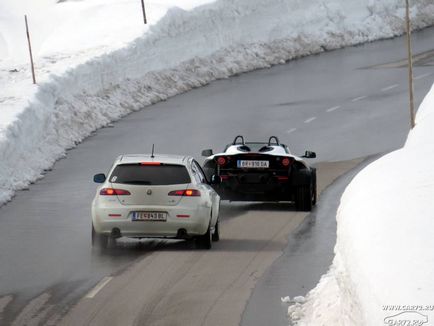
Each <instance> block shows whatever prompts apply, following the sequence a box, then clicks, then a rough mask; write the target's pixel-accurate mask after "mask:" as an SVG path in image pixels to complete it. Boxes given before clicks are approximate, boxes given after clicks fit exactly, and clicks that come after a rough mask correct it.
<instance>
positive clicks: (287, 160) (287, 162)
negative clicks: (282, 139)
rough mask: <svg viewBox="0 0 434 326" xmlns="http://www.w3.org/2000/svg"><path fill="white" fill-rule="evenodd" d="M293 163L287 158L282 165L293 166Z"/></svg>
mask: <svg viewBox="0 0 434 326" xmlns="http://www.w3.org/2000/svg"><path fill="white" fill-rule="evenodd" d="M291 163H292V160H290V159H289V158H287V157H285V158H284V159H283V160H282V165H283V166H289V165H291Z"/></svg>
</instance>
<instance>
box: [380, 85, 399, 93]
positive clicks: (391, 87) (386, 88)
mask: <svg viewBox="0 0 434 326" xmlns="http://www.w3.org/2000/svg"><path fill="white" fill-rule="evenodd" d="M398 86H399V84H393V85H390V86H387V87H384V88H382V89H381V91H382V92H387V91H390V90H391V89H394V88H397V87H398Z"/></svg>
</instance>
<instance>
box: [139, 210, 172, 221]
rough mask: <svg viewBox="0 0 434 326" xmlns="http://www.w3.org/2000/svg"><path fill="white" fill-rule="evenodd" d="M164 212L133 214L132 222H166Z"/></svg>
mask: <svg viewBox="0 0 434 326" xmlns="http://www.w3.org/2000/svg"><path fill="white" fill-rule="evenodd" d="M166 220H167V213H164V212H133V221H163V222H164V221H166Z"/></svg>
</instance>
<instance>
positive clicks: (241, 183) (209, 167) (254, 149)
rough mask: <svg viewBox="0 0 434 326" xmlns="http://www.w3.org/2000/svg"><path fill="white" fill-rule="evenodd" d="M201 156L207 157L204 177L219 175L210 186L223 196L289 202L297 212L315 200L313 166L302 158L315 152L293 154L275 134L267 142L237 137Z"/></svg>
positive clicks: (204, 152) (306, 209) (309, 205)
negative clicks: (249, 140)
mask: <svg viewBox="0 0 434 326" xmlns="http://www.w3.org/2000/svg"><path fill="white" fill-rule="evenodd" d="M202 156H205V157H207V158H206V160H205V162H204V171H205V173H206V174H207V176H208V177H211V176H213V178H216V177H219V178H220V180H219V182H213V187H214V189H215V190H216V191H217V193H218V194H219V195H220V197H221V198H222V199H226V200H230V201H291V202H294V203H295V207H296V209H297V210H300V211H310V210H312V207H313V206H314V205H315V203H316V198H317V190H316V169H315V168H313V167H310V166H309V165H308V164H307V163H306V162H305V161H304V160H303V158H315V157H316V154H315V153H314V152H311V151H306V153H305V155H303V156H301V157H299V156H296V155H293V154H291V152H290V151H289V149H288V147H287V146H286V145H284V144H281V143H280V142H279V139H278V138H277V137H276V136H271V137H270V139H269V140H268V142H267V143H261V142H244V137H243V136H237V137H235V139H234V141H233V142H232V143H231V144H229V145H227V146H226V148H225V149H224V151H223V152H221V153H218V154H213V151H212V150H211V149H207V150H204V151H202ZM214 181H215V180H214Z"/></svg>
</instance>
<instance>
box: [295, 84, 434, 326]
mask: <svg viewBox="0 0 434 326" xmlns="http://www.w3.org/2000/svg"><path fill="white" fill-rule="evenodd" d="M416 123H417V125H416V127H415V128H414V129H413V130H411V132H410V134H409V136H408V139H407V142H406V144H405V146H404V147H403V148H402V149H400V150H397V151H395V152H392V153H390V154H388V155H386V156H384V157H382V158H381V159H379V160H377V161H376V162H374V163H372V164H370V165H369V166H368V167H366V168H365V169H364V170H363V171H362V172H360V173H359V174H358V175H357V176H356V177H355V178H354V180H353V181H352V182H351V183H350V185H349V186H348V187H347V189H346V190H345V192H344V194H343V196H342V198H341V204H340V207H339V209H338V215H337V222H338V230H337V234H338V237H337V244H336V247H335V258H334V261H333V264H332V266H331V268H330V270H329V272H328V273H327V274H326V275H324V276H323V277H322V279H321V281H320V282H319V284H318V285H317V287H316V288H315V289H313V290H312V291H311V292H310V293H309V294H308V296H307V298H306V302H305V303H304V304H297V303H296V304H293V305H291V306H290V307H289V310H288V315H289V317H290V319H291V320H292V322H293V323H294V325H298V326H302V325H303V326H304V325H309V326H315V325H337V326H339V325H342V326H344V325H345V326H353V325H354V326H355V325H385V324H387V325H423V324H425V323H428V321H429V322H431V323H432V322H433V321H434V299H433V298H434V297H433V294H434V278H433V275H432V273H433V271H434V251H433V248H434V237H433V236H432V230H434V200H433V195H434V169H433V168H432V167H433V166H434V137H433V134H432V126H433V125H434V86H433V87H432V89H431V91H430V92H429V94H428V95H427V96H426V97H425V99H424V101H423V103H422V104H421V106H420V108H419V110H418V114H417V119H416ZM286 301H287V302H290V303H291V302H292V301H291V299H290V298H288V299H287V300H286ZM428 324H429V323H428ZM428 324H427V325H428Z"/></svg>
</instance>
